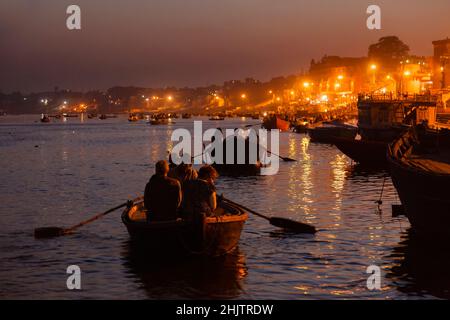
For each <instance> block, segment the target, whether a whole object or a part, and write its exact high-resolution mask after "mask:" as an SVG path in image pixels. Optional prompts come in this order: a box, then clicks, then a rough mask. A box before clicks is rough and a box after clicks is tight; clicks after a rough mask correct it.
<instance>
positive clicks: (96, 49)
mask: <svg viewBox="0 0 450 320" xmlns="http://www.w3.org/2000/svg"><path fill="white" fill-rule="evenodd" d="M70 4H77V5H79V6H80V7H81V11H82V12H81V19H82V29H81V30H79V31H69V30H68V29H67V28H66V18H67V16H68V15H67V14H66V8H67V6H68V5H70ZM370 4H377V5H379V6H381V9H382V30H381V31H370V30H368V29H367V27H366V19H367V17H368V15H367V14H366V9H367V7H368V5H370ZM449 12H450V1H449V0H432V1H429V0H428V1H426V0H395V1H394V0H389V1H365V0H340V1H339V0H280V1H275V0H223V1H218V0H147V1H144V0H128V1H125V0H122V1H119V0H70V1H65V0H53V1H52V0H2V1H1V2H0V92H5V93H7V92H11V91H15V90H20V91H22V92H30V91H40V90H53V88H54V87H55V86H59V88H68V89H73V90H89V89H106V88H108V87H111V86H114V85H135V86H145V87H165V86H204V85H209V84H222V83H223V81H224V80H229V79H243V78H245V77H254V78H257V79H260V80H269V79H270V78H272V77H274V76H279V75H290V74H296V73H299V72H301V71H302V70H305V71H306V70H307V69H308V66H309V63H310V61H311V59H313V58H314V59H316V60H318V59H320V58H321V57H322V56H323V55H324V54H329V55H342V56H355V57H356V56H364V55H367V48H368V46H369V45H370V44H371V43H374V42H376V41H377V39H378V38H380V37H382V36H386V35H397V36H399V37H400V39H402V40H403V41H404V42H405V43H407V44H408V45H409V46H410V47H411V50H412V53H414V54H418V55H432V45H431V41H433V40H438V39H444V38H446V37H450V19H448V13H449Z"/></svg>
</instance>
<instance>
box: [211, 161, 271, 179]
mask: <svg viewBox="0 0 450 320" xmlns="http://www.w3.org/2000/svg"><path fill="white" fill-rule="evenodd" d="M212 166H213V167H214V168H215V169H216V170H217V172H218V173H219V174H221V175H223V176H235V177H237V176H239V177H242V176H244V177H245V176H258V175H260V174H261V169H262V168H264V165H262V164H261V163H260V162H257V163H247V164H217V163H214V164H213V165H212Z"/></svg>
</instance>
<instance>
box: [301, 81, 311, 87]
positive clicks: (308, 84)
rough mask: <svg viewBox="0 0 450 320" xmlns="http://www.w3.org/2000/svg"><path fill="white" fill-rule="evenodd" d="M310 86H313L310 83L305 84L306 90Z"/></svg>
mask: <svg viewBox="0 0 450 320" xmlns="http://www.w3.org/2000/svg"><path fill="white" fill-rule="evenodd" d="M310 85H311V84H310V83H309V82H303V86H304V87H305V88H309V86H310Z"/></svg>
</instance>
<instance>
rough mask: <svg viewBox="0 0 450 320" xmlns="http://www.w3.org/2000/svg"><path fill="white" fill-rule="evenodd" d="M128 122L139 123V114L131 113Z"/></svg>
mask: <svg viewBox="0 0 450 320" xmlns="http://www.w3.org/2000/svg"><path fill="white" fill-rule="evenodd" d="M128 121H130V122H136V121H139V117H138V115H137V114H133V113H131V114H130V115H129V116H128Z"/></svg>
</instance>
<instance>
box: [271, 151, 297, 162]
mask: <svg viewBox="0 0 450 320" xmlns="http://www.w3.org/2000/svg"><path fill="white" fill-rule="evenodd" d="M267 152H268V153H270V154H273V155H274V156H277V157H278V158H280V159H281V160H283V161H286V162H297V160H295V159H292V158H288V157H282V156H280V155H278V154H276V153H273V152H272V151H269V150H267Z"/></svg>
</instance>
